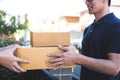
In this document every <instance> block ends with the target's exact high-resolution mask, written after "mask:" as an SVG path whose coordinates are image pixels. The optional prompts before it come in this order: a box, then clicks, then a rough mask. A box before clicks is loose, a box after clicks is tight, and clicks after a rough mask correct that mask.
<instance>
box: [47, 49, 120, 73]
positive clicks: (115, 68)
mask: <svg viewBox="0 0 120 80" xmlns="http://www.w3.org/2000/svg"><path fill="white" fill-rule="evenodd" d="M60 48H61V49H63V50H65V51H66V52H63V53H56V54H49V55H48V56H51V57H56V58H55V59H51V60H48V61H47V62H48V63H51V64H50V65H49V66H50V67H54V69H58V68H61V67H63V66H69V65H72V64H81V65H82V66H84V67H86V68H89V69H91V70H94V71H97V72H100V73H104V74H108V75H116V74H118V72H119V71H120V54H117V53H108V59H95V58H91V57H87V56H84V55H81V54H76V53H75V52H73V51H72V50H71V49H70V48H68V47H60Z"/></svg>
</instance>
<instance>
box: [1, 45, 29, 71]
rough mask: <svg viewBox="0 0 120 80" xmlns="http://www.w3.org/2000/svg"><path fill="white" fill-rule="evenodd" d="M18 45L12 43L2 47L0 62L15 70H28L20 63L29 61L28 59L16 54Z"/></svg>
mask: <svg viewBox="0 0 120 80" xmlns="http://www.w3.org/2000/svg"><path fill="white" fill-rule="evenodd" d="M18 47H19V46H18V45H11V46H8V47H4V48H1V49H0V64H1V65H3V66H4V67H6V68H8V69H10V70H12V71H15V72H18V73H20V72H26V70H24V69H23V68H21V67H20V66H19V65H18V62H25V63H29V61H28V60H25V59H21V58H18V57H16V56H15V54H14V52H15V50H16V49H17V48H18Z"/></svg>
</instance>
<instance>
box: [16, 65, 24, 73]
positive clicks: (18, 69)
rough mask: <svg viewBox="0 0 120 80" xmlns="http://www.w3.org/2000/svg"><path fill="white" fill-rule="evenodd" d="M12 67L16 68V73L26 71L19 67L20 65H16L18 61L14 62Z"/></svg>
mask: <svg viewBox="0 0 120 80" xmlns="http://www.w3.org/2000/svg"><path fill="white" fill-rule="evenodd" d="M14 67H15V69H16V70H17V72H18V73H20V72H26V70H25V69H23V68H21V67H20V66H19V65H18V63H14Z"/></svg>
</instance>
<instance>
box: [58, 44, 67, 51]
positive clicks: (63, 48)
mask: <svg viewBox="0 0 120 80" xmlns="http://www.w3.org/2000/svg"><path fill="white" fill-rule="evenodd" d="M58 48H60V49H62V50H64V51H67V50H69V47H64V46H61V45H59V46H58Z"/></svg>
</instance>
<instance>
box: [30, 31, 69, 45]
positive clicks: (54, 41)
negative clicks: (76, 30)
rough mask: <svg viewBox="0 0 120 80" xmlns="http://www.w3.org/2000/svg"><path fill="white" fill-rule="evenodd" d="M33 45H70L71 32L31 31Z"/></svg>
mask: <svg viewBox="0 0 120 80" xmlns="http://www.w3.org/2000/svg"><path fill="white" fill-rule="evenodd" d="M30 38H31V40H30V42H31V46H32V47H45V46H47V47H48V46H58V45H64V46H69V45H70V32H31V33H30Z"/></svg>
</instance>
